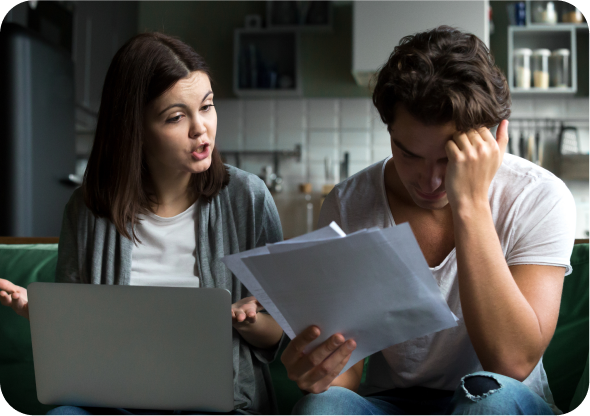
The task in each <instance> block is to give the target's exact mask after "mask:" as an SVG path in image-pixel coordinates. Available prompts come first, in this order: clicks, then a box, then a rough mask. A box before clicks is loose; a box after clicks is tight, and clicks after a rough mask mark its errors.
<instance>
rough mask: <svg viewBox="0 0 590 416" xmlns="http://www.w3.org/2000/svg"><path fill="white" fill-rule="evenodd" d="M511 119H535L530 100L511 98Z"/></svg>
mask: <svg viewBox="0 0 590 416" xmlns="http://www.w3.org/2000/svg"><path fill="white" fill-rule="evenodd" d="M510 117H511V118H527V117H535V107H534V102H533V100H532V99H528V98H515V97H512V114H511V115H510Z"/></svg>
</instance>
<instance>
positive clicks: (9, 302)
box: [0, 279, 29, 319]
mask: <svg viewBox="0 0 590 416" xmlns="http://www.w3.org/2000/svg"><path fill="white" fill-rule="evenodd" d="M0 303H1V304H2V305H4V306H10V307H11V308H12V309H14V311H15V312H16V313H17V314H19V315H20V316H23V317H25V318H27V319H29V301H28V298H27V289H25V288H24V287H20V286H17V285H15V284H13V283H12V282H9V281H8V280H6V279H0Z"/></svg>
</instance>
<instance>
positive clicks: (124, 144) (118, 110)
mask: <svg viewBox="0 0 590 416" xmlns="http://www.w3.org/2000/svg"><path fill="white" fill-rule="evenodd" d="M194 71H201V72H204V73H205V74H207V76H208V77H209V78H210V73H209V68H208V67H207V64H206V63H205V61H204V60H203V58H202V57H201V56H200V55H199V54H197V53H196V52H195V51H194V50H193V49H192V48H191V47H190V46H188V45H186V44H185V43H183V42H181V41H180V40H179V39H176V38H174V37H172V36H168V35H164V34H161V33H143V34H140V35H137V36H135V37H133V38H132V39H130V40H129V41H128V42H127V43H126V44H125V45H123V46H122V47H121V49H119V51H118V52H117V53H116V54H115V57H114V58H113V61H112V62H111V65H110V67H109V70H108V72H107V75H106V78H105V82H104V87H103V90H102V98H101V102H100V110H99V112H98V123H97V126H96V134H95V136H94V144H93V146H92V151H91V153H90V158H89V160H88V166H87V168H86V173H85V174H84V183H83V185H82V192H83V195H84V202H85V203H86V205H87V206H88V208H89V209H90V210H91V211H92V213H93V214H94V215H95V216H97V217H106V218H108V219H110V220H111V221H112V222H113V224H114V225H115V226H116V227H117V231H118V232H119V233H120V234H122V235H123V236H125V237H127V238H129V239H131V235H130V234H133V240H134V241H135V240H137V238H136V235H135V232H134V225H135V224H136V223H137V221H138V220H137V215H138V214H144V213H146V212H148V211H149V209H150V206H151V205H157V204H158V201H157V198H156V196H155V194H154V193H153V192H151V191H150V189H152V187H151V180H150V177H149V171H148V169H147V166H146V164H145V161H144V157H143V152H142V144H143V134H144V132H143V125H144V123H143V121H144V114H145V109H146V106H147V104H148V103H150V102H151V101H152V100H154V99H155V98H157V97H159V96H160V95H162V94H163V93H164V92H165V91H167V90H168V89H170V88H171V87H172V86H173V85H174V84H175V83H176V82H177V81H178V80H180V79H182V78H186V77H188V76H189V75H190V73H191V72H194ZM228 183H229V173H228V172H227V168H226V167H225V166H224V164H223V162H222V160H221V157H220V155H219V152H218V150H217V148H214V149H213V152H212V154H211V166H210V167H209V169H207V170H206V171H205V172H202V173H197V174H193V175H192V178H191V181H190V185H189V187H191V189H192V190H193V191H194V193H195V195H199V196H201V197H204V198H205V200H206V201H207V202H210V201H211V199H212V198H213V197H215V196H216V195H217V194H218V193H219V191H220V190H221V189H223V187H224V186H226V185H227V184H228ZM129 231H131V233H130V232H129Z"/></svg>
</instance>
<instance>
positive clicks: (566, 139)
mask: <svg viewBox="0 0 590 416" xmlns="http://www.w3.org/2000/svg"><path fill="white" fill-rule="evenodd" d="M559 151H560V153H561V154H562V155H571V154H576V153H580V141H579V140H578V129H577V128H576V127H573V126H569V127H563V128H562V129H561V133H560V134H559Z"/></svg>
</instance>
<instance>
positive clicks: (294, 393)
mask: <svg viewBox="0 0 590 416" xmlns="http://www.w3.org/2000/svg"><path fill="white" fill-rule="evenodd" d="M56 261H57V244H0V278H5V279H8V280H10V281H12V282H14V283H15V284H17V285H20V286H27V285H28V284H29V283H31V282H36V281H39V282H51V281H53V280H54V274H55V264H56ZM572 266H573V268H574V273H573V274H572V275H571V276H568V277H567V278H566V280H565V284H564V290H563V296H562V303H561V310H560V313H559V321H558V324H557V329H556V331H555V336H554V338H553V340H552V341H551V344H550V345H549V348H548V349H547V351H546V353H545V356H544V364H545V369H546V371H547V375H548V378H549V385H550V387H551V389H552V391H553V394H554V397H555V401H556V404H557V406H558V407H559V408H560V409H562V410H563V411H564V412H568V411H571V410H573V409H574V408H575V407H577V405H579V404H580V403H581V402H582V400H583V399H584V397H585V396H586V392H587V391H588V337H589V331H588V244H577V245H576V246H575V247H574V252H573V254H572ZM270 367H271V374H272V377H273V384H274V388H275V394H276V396H277V400H278V402H279V410H280V412H281V413H282V414H289V413H290V409H291V408H292V407H293V405H294V404H295V402H296V401H297V400H299V398H300V397H302V394H301V392H300V391H299V389H298V388H297V386H296V385H295V383H294V382H293V381H291V380H289V379H288V378H287V374H286V370H285V369H284V367H283V366H282V364H281V363H280V360H276V361H275V362H274V363H272V364H271V366H270ZM0 388H1V390H2V394H3V395H4V398H5V399H6V401H7V402H8V403H9V404H10V405H11V406H12V407H14V408H15V409H16V410H18V411H20V412H22V413H25V414H44V413H46V412H47V411H48V410H49V409H51V407H50V406H46V405H43V404H41V403H39V402H38V400H37V393H36V389H35V375H34V368H33V356H32V349H31V336H30V329H29V323H28V321H27V320H26V319H23V318H21V317H19V316H17V315H16V314H14V313H13V312H12V310H10V309H9V308H5V307H0Z"/></svg>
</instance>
